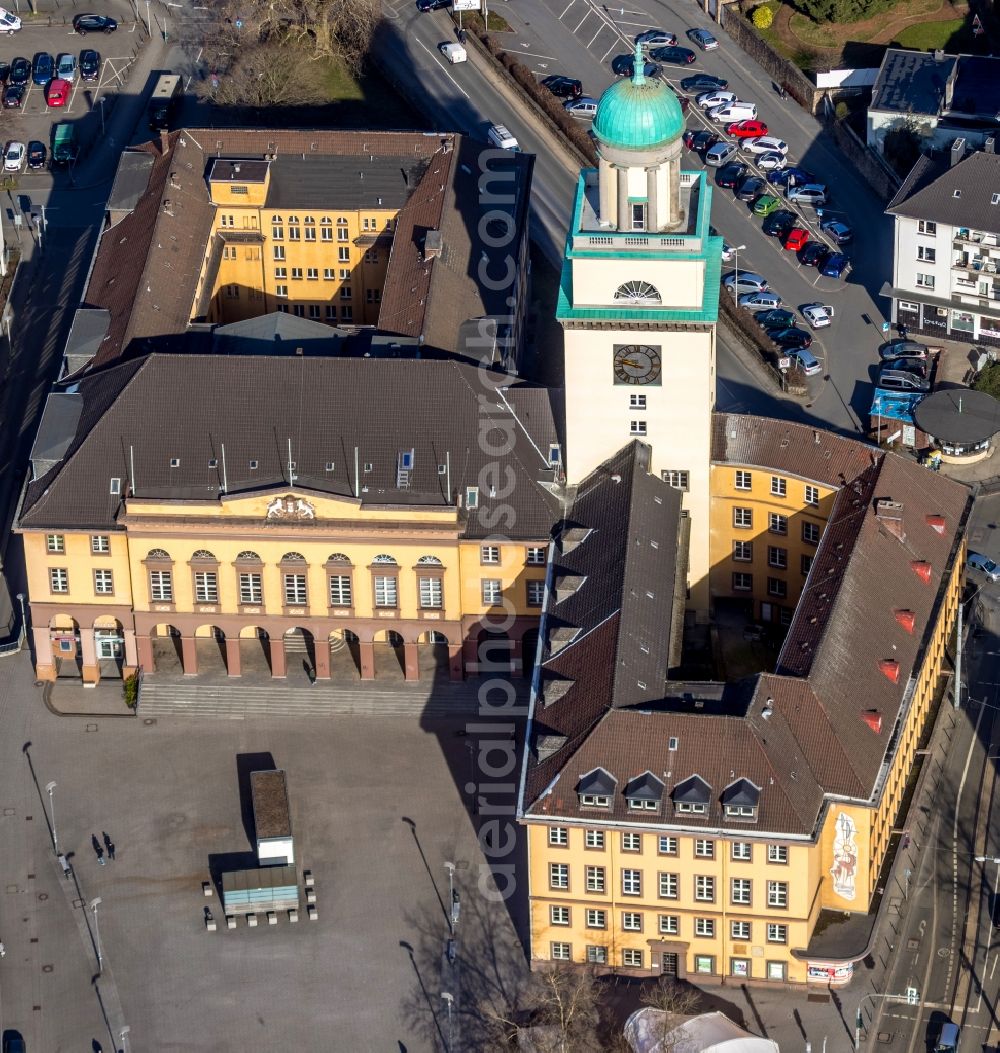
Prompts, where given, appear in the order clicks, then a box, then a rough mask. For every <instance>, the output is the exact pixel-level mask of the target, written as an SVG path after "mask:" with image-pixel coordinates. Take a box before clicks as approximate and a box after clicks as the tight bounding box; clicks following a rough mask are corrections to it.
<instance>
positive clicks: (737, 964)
mask: <svg viewBox="0 0 1000 1053" xmlns="http://www.w3.org/2000/svg"><path fill="white" fill-rule="evenodd" d="M549 954H550V956H551V958H552V960H553V961H556V962H571V961H572V960H573V945H572V944H571V943H563V942H559V941H555V942H553V943H551V944H550V945H549ZM664 957H666V958H669V959H671V960H672V959H674V958H675V957H676V956H675V955H673V954H667V955H665V956H664ZM587 962H588V964H590V965H607V964H608V948H607V947H603V946H600V945H594V946H588V947H587ZM644 962H645V952H644V951H642V950H638V949H635V948H631V947H624V948H623V949H622V953H621V964H622V965H623V966H635V967H636V968H639V969H642V968H644ZM664 964H666V963H664ZM673 965H674V967H675V968H676V963H673ZM694 971H695V973H698V974H700V975H702V976H713V975H716V973H715V955H714V954H696V955H695V956H694ZM751 973H752V966H751V963H750V959H749V958H731V959H730V962H729V975H730V976H737V977H741V978H745V977H748V976H750V975H751ZM786 975H787V966H786V963H785V962H767V963H766V978H767V979H768V980H772V981H776V982H778V983H784V981H785V979H786Z"/></svg>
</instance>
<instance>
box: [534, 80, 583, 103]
mask: <svg viewBox="0 0 1000 1053" xmlns="http://www.w3.org/2000/svg"><path fill="white" fill-rule="evenodd" d="M542 86H543V87H546V88H548V89H549V91H551V92H552V94H553V95H555V96H556V97H557V98H560V99H578V98H579V97H580V96H581V95H582V94H583V83H582V82H581V81H578V80H574V79H573V78H572V77H561V76H559V75H557V74H556V75H553V76H551V77H546V78H545V79H544V80H543V81H542Z"/></svg>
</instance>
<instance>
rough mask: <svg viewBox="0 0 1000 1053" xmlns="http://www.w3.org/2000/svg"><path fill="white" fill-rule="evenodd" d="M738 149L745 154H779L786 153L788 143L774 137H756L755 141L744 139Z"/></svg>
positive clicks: (783, 154)
mask: <svg viewBox="0 0 1000 1053" xmlns="http://www.w3.org/2000/svg"><path fill="white" fill-rule="evenodd" d="M740 149H741V150H742V151H743V152H744V153H747V154H781V156H782V157H784V156H785V155H786V154H787V153H788V143H786V142H785V141H784V139H779V138H778V137H777V136H776V135H758V136H757V138H756V139H745V140H744V141H743V142H742V143H741V144H740Z"/></svg>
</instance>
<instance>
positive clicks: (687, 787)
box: [673, 775, 712, 815]
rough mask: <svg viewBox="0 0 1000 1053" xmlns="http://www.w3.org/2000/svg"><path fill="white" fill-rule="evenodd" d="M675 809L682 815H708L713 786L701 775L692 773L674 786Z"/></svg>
mask: <svg viewBox="0 0 1000 1053" xmlns="http://www.w3.org/2000/svg"><path fill="white" fill-rule="evenodd" d="M673 800H674V811H675V812H677V813H678V814H680V815H706V814H707V813H708V806H709V803H710V802H711V800H712V787H711V786H709V785H708V783H707V782H705V780H704V779H703V778H702V777H701V776H700V775H691V776H689V777H688V778H687V779H685V780H684V781H683V782H679V783H678V784H677V785H676V786H675V787H674V792H673Z"/></svg>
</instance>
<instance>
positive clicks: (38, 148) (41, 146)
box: [28, 139, 48, 168]
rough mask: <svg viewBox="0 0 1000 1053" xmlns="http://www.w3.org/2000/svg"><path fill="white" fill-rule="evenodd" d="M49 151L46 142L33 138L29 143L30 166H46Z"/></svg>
mask: <svg viewBox="0 0 1000 1053" xmlns="http://www.w3.org/2000/svg"><path fill="white" fill-rule="evenodd" d="M47 153H48V151H47V150H46V148H45V143H42V142H39V141H38V140H37V139H32V140H31V142H30V143H28V167H29V168H44V167H45V158H46V155H47Z"/></svg>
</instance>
